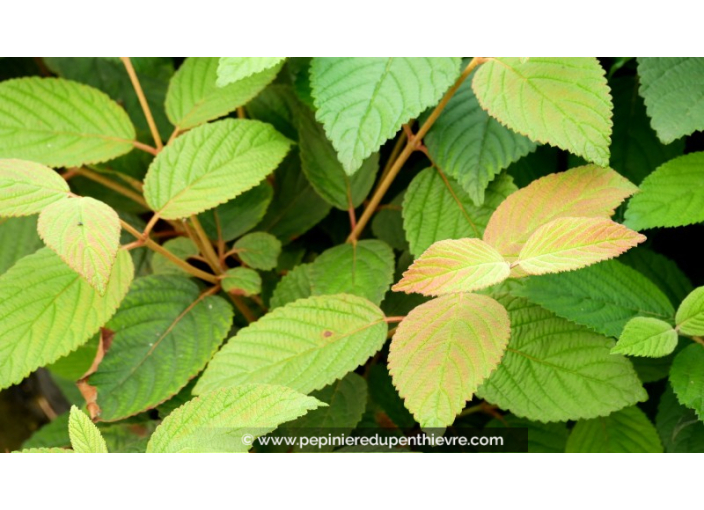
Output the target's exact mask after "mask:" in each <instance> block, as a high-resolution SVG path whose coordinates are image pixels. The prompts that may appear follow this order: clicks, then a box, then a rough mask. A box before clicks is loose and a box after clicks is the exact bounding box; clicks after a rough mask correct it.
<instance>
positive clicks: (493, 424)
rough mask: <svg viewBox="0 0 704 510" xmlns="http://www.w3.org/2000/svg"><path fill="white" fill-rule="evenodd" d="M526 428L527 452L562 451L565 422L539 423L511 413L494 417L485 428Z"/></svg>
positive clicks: (565, 441)
mask: <svg viewBox="0 0 704 510" xmlns="http://www.w3.org/2000/svg"><path fill="white" fill-rule="evenodd" d="M506 427H507V428H518V429H522V428H525V429H528V453H564V451H565V445H566V444H567V437H568V434H569V433H568V431H567V424H566V423H564V422H555V423H540V422H537V421H531V420H526V419H524V418H517V417H516V416H513V415H508V416H503V417H502V419H501V420H499V419H496V418H494V419H493V420H491V421H490V422H489V423H487V425H486V428H487V429H491V428H506Z"/></svg>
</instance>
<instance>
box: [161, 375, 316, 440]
mask: <svg viewBox="0 0 704 510" xmlns="http://www.w3.org/2000/svg"><path fill="white" fill-rule="evenodd" d="M324 405H325V404H323V403H322V402H320V401H319V400H316V399H315V398H313V397H307V396H305V395H303V394H301V393H298V392H296V391H294V390H292V389H290V388H284V387H283V386H271V385H268V384H243V385H240V386H237V387H235V388H227V389H222V390H218V391H213V392H211V393H207V394H205V395H202V396H200V397H197V398H194V399H193V400H190V401H189V402H187V403H186V404H184V405H183V406H181V407H179V408H178V409H176V410H175V411H174V412H172V413H171V414H169V415H168V416H167V417H166V418H165V419H164V421H163V422H162V423H161V425H159V427H157V429H156V430H155V431H154V434H153V435H152V437H151V439H150V440H149V444H148V445H147V453H189V452H191V453H192V452H231V453H240V452H246V451H248V450H249V449H250V448H251V447H252V442H253V441H254V439H256V438H257V437H259V436H262V435H264V434H267V433H269V432H271V431H272V430H274V429H275V428H276V427H277V426H278V425H280V424H281V423H285V422H287V421H291V420H294V419H296V418H298V417H299V416H301V415H303V414H305V413H306V412H308V411H310V410H312V409H316V408H318V407H320V406H324Z"/></svg>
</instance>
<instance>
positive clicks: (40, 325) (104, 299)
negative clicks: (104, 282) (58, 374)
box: [0, 248, 134, 388]
mask: <svg viewBox="0 0 704 510" xmlns="http://www.w3.org/2000/svg"><path fill="white" fill-rule="evenodd" d="M133 272H134V268H133V266H132V259H131V258H130V255H129V253H127V252H126V251H124V250H121V251H120V252H118V256H117V260H116V261H115V266H114V267H113V271H112V275H111V277H110V281H109V282H108V286H107V290H106V292H105V295H104V296H100V295H99V294H98V292H97V291H96V290H95V289H93V287H91V286H90V285H89V284H88V283H87V282H85V281H84V280H83V279H82V278H81V277H80V276H79V275H78V274H77V273H75V272H74V271H73V270H72V269H71V268H70V267H68V266H67V265H66V264H65V263H64V262H63V261H62V260H61V259H60V258H59V256H58V255H56V254H55V253H54V252H53V251H51V250H50V249H48V248H44V249H41V250H39V251H38V252H36V253H34V254H32V255H29V256H27V257H25V258H23V259H22V260H20V261H19V262H18V263H17V264H15V265H14V266H13V267H12V268H11V269H10V270H9V271H7V272H6V273H5V274H3V275H2V276H0V331H2V332H3V334H2V336H0V388H7V387H8V386H10V385H12V384H15V383H18V382H20V381H21V380H22V379H24V378H25V377H26V376H28V375H29V374H30V372H32V371H34V370H36V369H37V368H39V367H41V366H44V365H47V364H49V363H52V362H53V361H56V360H57V359H59V358H60V357H61V356H65V355H66V354H68V353H69V352H71V351H72V350H74V349H76V348H77V347H78V346H80V345H81V344H83V343H85V342H86V341H88V339H89V338H90V337H92V336H93V335H94V334H95V333H97V332H98V329H99V328H100V327H101V326H103V325H104V324H105V323H106V322H107V320H108V319H109V318H110V317H111V316H112V315H113V314H114V313H115V310H117V307H118V305H119V304H120V302H121V301H122V298H123V297H124V296H125V294H126V293H127V288H128V287H129V284H130V282H131V281H132V276H133Z"/></svg>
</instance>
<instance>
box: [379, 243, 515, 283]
mask: <svg viewBox="0 0 704 510" xmlns="http://www.w3.org/2000/svg"><path fill="white" fill-rule="evenodd" d="M509 273H510V269H509V263H508V262H506V261H505V260H504V258H503V256H501V254H500V253H499V252H497V251H496V250H495V249H494V248H492V247H491V246H489V245H488V244H486V243H485V242H484V241H482V240H481V239H457V240H453V239H448V240H446V241H438V242H437V243H435V244H433V245H432V246H431V247H430V248H428V249H427V250H426V251H425V252H423V255H421V256H420V257H419V258H418V259H416V261H415V262H413V265H411V267H410V268H408V270H407V271H406V272H405V273H403V279H401V281H400V282H398V283H397V284H396V285H394V286H393V290H394V291H396V292H406V293H410V292H418V293H420V294H423V295H425V296H439V295H442V294H450V293H453V292H472V291H474V290H478V289H483V288H484V287H489V286H490V285H494V284H495V283H499V282H501V281H503V280H504V279H506V278H507V277H508V275H509Z"/></svg>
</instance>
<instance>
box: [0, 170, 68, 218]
mask: <svg viewBox="0 0 704 510" xmlns="http://www.w3.org/2000/svg"><path fill="white" fill-rule="evenodd" d="M69 192H70V190H69V187H68V184H67V183H66V181H65V180H64V179H63V177H61V176H60V175H59V174H58V173H56V172H55V171H54V170H52V169H51V168H49V167H46V166H44V165H40V164H39V163H34V162H32V161H23V160H21V159H0V216H29V215H31V214H36V213H38V212H41V210H42V209H44V208H45V207H46V206H48V205H50V204H53V203H54V202H56V201H57V200H61V199H62V198H65V197H67V196H68V194H69Z"/></svg>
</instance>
